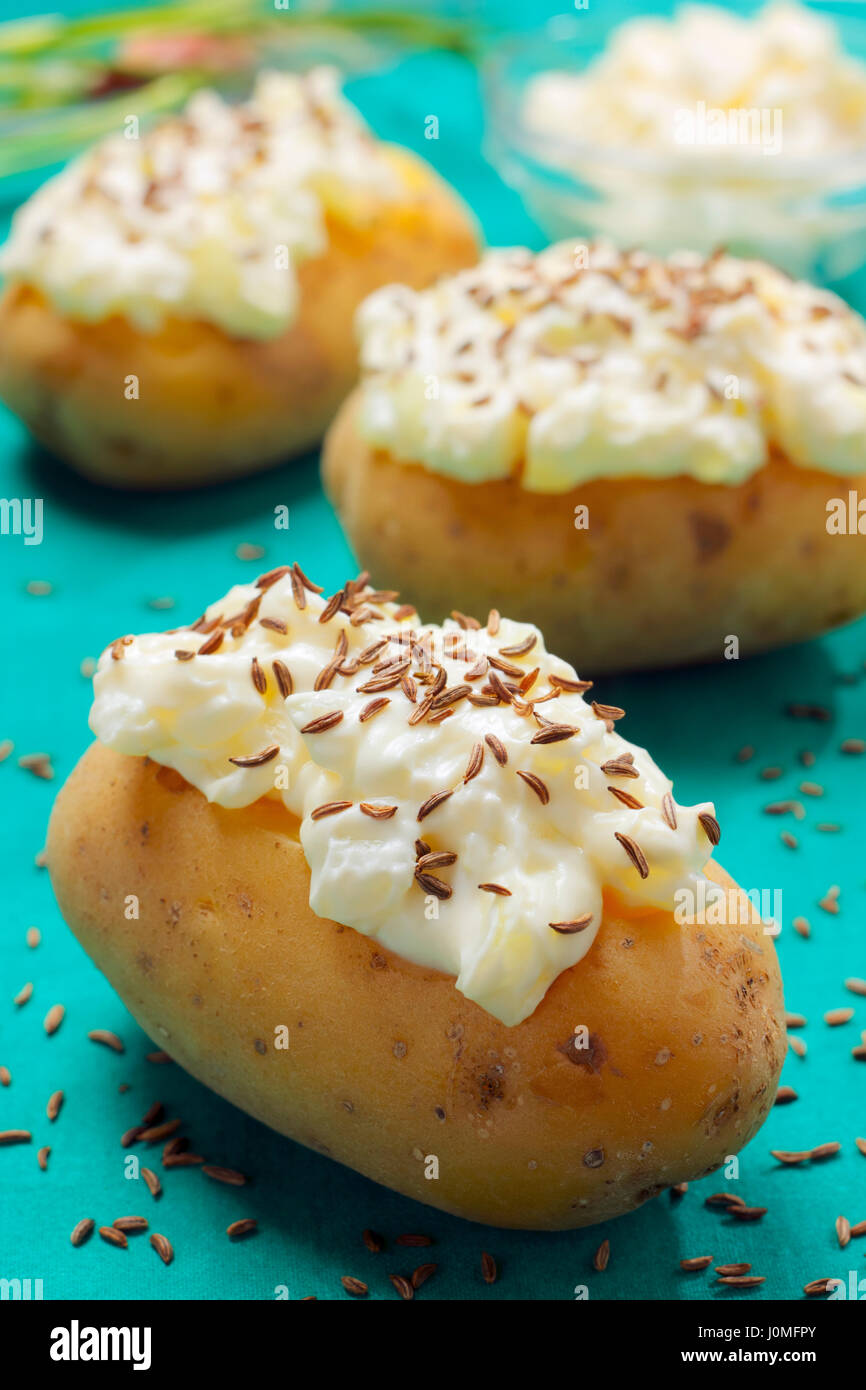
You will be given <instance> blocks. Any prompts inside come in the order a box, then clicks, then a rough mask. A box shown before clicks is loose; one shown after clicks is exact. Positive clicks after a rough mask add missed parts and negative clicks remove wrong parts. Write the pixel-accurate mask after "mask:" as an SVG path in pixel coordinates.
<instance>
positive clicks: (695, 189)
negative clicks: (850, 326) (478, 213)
mask: <svg viewBox="0 0 866 1390" xmlns="http://www.w3.org/2000/svg"><path fill="white" fill-rule="evenodd" d="M735 8H736V9H737V10H738V11H739V12H740V13H743V12H745V13H748V12H749V11H750V10H751V9H755V8H758V6H736V7H735ZM811 8H813V9H815V10H816V11H818V12H822V11H821V9H820V7H819V6H813V7H811ZM823 13H825V14H826V13H827V11H823ZM626 17H629V18H634V17H635V10H634V9H633V8H632V7H629V8H628V10H625V11H623V10H622V9H619V12H618V13H617V14H616V15H615V16H614V17H613V19H612V17H611V11H610V9H609V8H608V7H607V6H606V7H605V18H604V19H602V20H600V19H599V18H597V17H596V16H595V15H593V14H592V13H591V12H586V13H581V14H580V15H575V16H574V17H571V16H566V17H560V18H558V19H556V20H553V21H551V23H550V24H548V25H547V27H546V28H545V29H543V30H542V31H541V32H540V33H539V34H538V35H536V36H527V35H526V34H521V35H513V36H510V37H509V38H508V39H506V40H504V41H502V42H501V43H499V44H497V45H496V46H495V47H493V48H491V49H490V50H489V51H488V53H487V55H486V57H485V60H484V63H483V66H482V86H483V92H484V98H485V104H486V108H487V130H486V136H485V150H486V153H487V156H488V158H489V159H490V161H491V163H492V164H493V165H494V166H495V167H496V168H497V169H498V171H499V173H500V174H501V175H502V177H503V178H504V179H505V181H506V182H507V183H508V184H510V185H511V186H512V187H514V188H515V189H516V190H517V191H518V192H519V193H520V194H521V196H522V198H523V201H524V204H525V206H526V209H527V211H528V212H529V214H530V215H531V216H532V217H533V219H534V220H535V222H536V223H537V224H538V225H539V226H540V227H541V229H542V230H543V231H544V232H545V233H546V234H547V236H548V237H549V238H550V239H551V240H561V239H563V238H567V237H573V236H586V237H590V238H591V237H607V238H610V239H611V240H612V241H614V242H616V243H618V244H619V245H621V246H641V247H644V248H646V249H647V250H651V251H655V252H658V253H660V254H665V253H667V252H670V251H673V250H679V249H684V248H687V249H690V250H697V251H702V252H709V251H711V250H713V249H714V248H715V247H718V246H725V247H726V248H727V249H728V250H729V251H731V252H732V253H733V254H736V255H740V256H746V257H758V258H761V259H764V260H768V261H771V262H773V263H774V264H776V265H778V266H780V267H782V268H783V269H784V270H787V271H788V272H789V273H790V274H792V275H794V276H797V277H800V278H804V279H808V280H812V281H813V282H815V283H817V284H823V285H827V286H831V287H832V288H834V289H836V290H838V291H839V292H841V293H843V294H846V295H847V297H849V298H851V299H852V300H854V301H855V302H856V301H859V304H858V307H860V308H861V309H862V308H864V307H866V270H863V269H862V268H863V266H864V262H866V145H864V148H863V149H862V150H858V151H856V152H853V153H852V152H846V153H845V154H844V155H840V154H831V155H828V156H826V157H824V158H811V157H810V158H797V157H794V156H791V157H788V156H786V155H785V153H784V147H783V148H782V150H781V152H780V153H778V154H777V155H775V156H774V157H773V158H766V157H763V155H762V153H761V152H760V151H754V150H749V151H746V150H743V149H738V148H737V147H735V146H732V147H730V148H728V149H726V150H724V151H722V150H713V151H709V150H708V149H704V150H703V151H701V150H700V149H699V148H695V149H688V148H684V147H682V146H681V147H679V148H677V149H676V150H675V151H673V150H658V151H656V150H648V149H644V148H640V149H638V148H636V147H632V148H627V147H620V146H613V145H599V144H592V143H590V142H589V141H583V140H581V139H580V138H579V136H577V135H576V134H574V133H573V132H571V131H569V130H567V129H563V131H562V132H561V134H555V135H551V134H549V133H548V132H547V131H545V132H544V133H543V134H541V133H539V131H538V130H536V129H533V128H531V127H530V125H529V124H528V121H527V115H526V98H527V93H528V91H529V89H530V85H531V84H532V83H533V81H534V80H535V79H536V78H538V77H539V76H541V75H542V74H544V73H549V72H552V71H557V70H559V71H566V72H569V73H579V72H581V71H583V70H584V69H585V68H586V67H587V66H588V64H589V63H590V62H591V61H592V59H593V58H595V57H597V56H598V54H599V53H600V52H601V51H602V49H603V48H604V46H605V43H606V40H607V38H608V37H609V35H610V33H611V31H612V29H613V28H614V27H615V25H616V22H617V20H620V19H623V18H626ZM829 17H830V18H831V19H832V20H833V21H834V23H835V24H836V26H837V29H838V32H839V34H840V38H841V42H842V45H843V47H844V48H845V50H846V51H847V53H848V54H849V55H850V56H854V57H859V58H862V59H864V60H866V24H864V23H863V22H862V21H858V20H856V19H853V20H852V19H850V18H848V17H846V16H841V17H840V16H839V15H838V13H833V14H831V15H829Z"/></svg>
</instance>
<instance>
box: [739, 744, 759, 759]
mask: <svg viewBox="0 0 866 1390" xmlns="http://www.w3.org/2000/svg"><path fill="white" fill-rule="evenodd" d="M754 756H755V750H754V748H753V747H752V745H751V744H750V743H747V744H745V745H744V746H743V747H742V748H741V749H740V751H739V752H738V753H736V754H735V755H734V757H735V761H736V762H738V763H747V762H749V761H750V760H751V759H752V758H754Z"/></svg>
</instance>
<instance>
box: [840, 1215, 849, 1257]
mask: <svg viewBox="0 0 866 1390" xmlns="http://www.w3.org/2000/svg"><path fill="white" fill-rule="evenodd" d="M836 1239H837V1240H838V1242H839V1247H840V1249H842V1250H844V1249H845V1246H846V1245H847V1244H848V1242H849V1241H850V1239H851V1222H850V1221H849V1220H848V1218H847V1216H837V1217H836Z"/></svg>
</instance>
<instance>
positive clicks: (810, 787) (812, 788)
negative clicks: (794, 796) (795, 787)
mask: <svg viewBox="0 0 866 1390" xmlns="http://www.w3.org/2000/svg"><path fill="white" fill-rule="evenodd" d="M800 791H801V792H802V793H803V795H804V796H823V795H824V788H823V787H822V786H821V784H820V782H801V783H800Z"/></svg>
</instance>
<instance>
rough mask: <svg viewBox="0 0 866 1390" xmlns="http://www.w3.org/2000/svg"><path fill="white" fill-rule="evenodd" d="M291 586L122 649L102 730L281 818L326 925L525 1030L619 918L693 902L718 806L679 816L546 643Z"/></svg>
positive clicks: (508, 626)
mask: <svg viewBox="0 0 866 1390" xmlns="http://www.w3.org/2000/svg"><path fill="white" fill-rule="evenodd" d="M276 574H277V577H276V578H275V579H274V578H273V575H271V576H264V577H263V580H262V581H259V585H260V586H257V585H251V584H250V585H238V586H236V587H235V588H233V589H232V590H231V591H230V592H229V593H228V594H227V595H226V597H225V598H224V599H221V600H220V601H219V602H218V603H216V604H212V605H211V606H210V607H209V608H208V609H207V612H206V614H205V615H204V618H203V619H200V620H199V624H198V625H197V626H196V627H195V628H191V629H181V630H178V631H177V632H174V633H147V634H145V635H143V636H140V637H135V638H131V637H130V638H124V639H120V640H119V641H118V642H116V643H114V644H113V646H112V647H111V648H109V649H108V650H107V651H106V652H104V653H103V655H102V657H101V659H100V662H99V667H98V671H97V674H96V677H95V682H94V686H95V701H94V705H93V710H92V713H91V719H90V723H91V728H92V729H93V731H94V733H95V734H96V735H97V737H98V738H99V739H100V740H101V741H102V742H103V743H104V744H107V745H108V746H109V747H111V748H115V749H117V750H118V751H120V752H122V753H126V754H138V755H142V754H147V755H149V756H150V757H151V758H153V759H155V760H156V761H158V762H159V763H162V764H164V765H166V766H168V767H172V768H175V769H176V770H177V771H178V772H180V773H181V774H182V775H183V776H184V777H185V778H186V780H187V781H188V782H190V783H192V785H193V786H195V787H198V788H199V790H200V791H201V792H203V793H204V795H205V796H206V797H207V798H208V800H210V801H214V802H217V803H218V804H220V805H222V806H226V807H243V806H248V805H250V804H251V803H252V802H253V801H255V800H257V799H258V798H259V797H262V796H269V797H280V798H282V800H283V802H284V803H285V806H286V807H287V809H288V811H289V812H291V814H292V815H293V816H296V817H298V818H299V820H300V822H301V826H300V839H301V844H302V846H303V850H304V854H305V855H306V858H307V862H308V864H309V867H310V874H311V882H310V905H311V907H312V908H313V910H314V911H315V912H316V913H317V914H318V915H319V916H321V917H325V918H331V919H333V920H334V921H337V922H340V923H342V924H343V925H345V926H350V927H354V928H355V929H356V930H357V931H360V932H363V933H365V934H366V935H368V936H371V937H375V938H376V939H377V940H379V941H381V942H382V943H383V944H384V945H385V946H386V947H388V948H390V949H391V950H393V951H395V952H397V953H398V954H400V955H401V956H403V957H405V958H406V959H408V960H410V961H414V962H416V963H417V964H419V965H422V966H425V967H432V968H435V969H439V970H442V971H445V972H448V973H449V974H452V975H455V976H456V977H457V979H456V985H457V988H458V989H459V990H461V991H462V993H463V994H465V995H466V996H467V997H468V998H470V999H473V1000H475V1001H476V1002H477V1003H478V1004H480V1005H481V1006H482V1007H483V1008H484V1009H486V1010H487V1011H488V1012H490V1013H492V1014H494V1015H495V1016H496V1017H498V1018H500V1019H501V1020H502V1021H503V1022H504V1023H506V1024H507V1025H513V1024H517V1023H519V1022H520V1021H521V1020H522V1019H524V1018H526V1017H527V1016H528V1015H529V1014H531V1013H532V1011H533V1010H534V1009H535V1007H536V1006H537V1004H538V1003H539V1002H540V1000H541V999H542V998H543V996H544V994H545V992H546V990H547V989H548V987H549V986H550V984H551V983H552V982H553V981H554V980H555V979H556V977H557V976H558V975H559V974H560V973H561V972H562V971H563V970H566V969H567V968H568V967H569V966H571V965H573V964H575V962H576V961H579V960H580V959H581V957H582V956H584V955H585V954H586V952H587V951H588V950H589V948H590V946H591V944H592V941H593V939H594V937H595V935H596V932H597V930H598V927H599V925H600V922H601V919H602V913H603V910H604V908H603V904H604V898H605V896H606V895H609V894H611V893H616V894H617V895H618V897H619V899H621V900H622V901H623V902H624V903H626V904H627V905H628V906H629V907H630V908H632V909H633V910H635V911H637V912H641V911H647V912H650V911H652V910H653V909H664V910H669V909H671V907H672V905H673V901H674V893H675V892H676V891H677V889H678V888H682V887H686V888H689V887H693V886H694V885H695V883H696V881H697V880H698V878H699V877H700V874H701V869H702V865H703V864H704V862H705V860H706V858H707V856H708V854H709V853H711V846H712V844H713V843H715V841H716V840H717V838H718V833H717V830H718V828H717V825H716V822H715V821H714V819H713V818H712V809H713V808H712V806H711V805H710V804H709V803H704V804H702V805H700V806H697V807H688V808H686V807H681V806H675V805H674V803H673V802H672V800H671V799H670V786H671V784H670V782H669V781H668V779H667V778H666V777H665V776H664V775H663V773H662V772H661V771H660V770H659V768H658V767H656V765H655V763H654V762H653V761H652V759H651V758H650V757H649V755H648V754H647V753H646V752H645V751H644V750H643V749H642V748H639V747H636V746H635V745H633V744H631V743H628V742H627V741H626V740H625V739H623V738H622V737H621V736H620V735H619V734H618V733H617V732H616V727H615V719H616V718H618V717H619V715H620V714H621V713H622V711H618V710H616V709H612V708H611V707H608V706H596V707H593V706H592V705H591V704H588V703H587V702H586V701H585V700H584V698H583V694H582V692H581V690H580V688H578V689H576V690H575V689H571V688H569V687H571V686H574V685H575V684H577V685H578V687H580V685H581V683H580V682H577V681H576V677H575V673H574V671H573V669H572V668H571V667H570V666H568V665H567V664H566V663H565V662H564V661H560V660H559V659H558V658H557V657H554V656H551V655H550V654H548V653H547V652H546V651H545V649H544V643H543V640H542V638H541V635H540V634H539V633H538V631H537V630H536V629H535V628H534V627H532V626H529V625H527V624H522V623H514V622H509V621H507V620H505V619H503V620H501V622H499V623H498V625H497V620H496V617H495V616H492V617H491V620H490V621H489V622H488V625H487V627H485V628H477V627H474V626H471V625H470V626H466V625H465V624H466V622H467V620H465V619H462V618H461V619H460V621H456V620H449V621H447V622H446V623H445V624H444V626H442V627H436V626H421V625H420V624H419V621H418V619H417V615H415V614H414V611H410V612H409V613H404V611H403V610H401V609H399V608H397V607H395V605H394V603H393V602H391V601H390V597H391V596H389V595H376V594H374V593H373V592H372V591H369V590H368V591H366V592H365V591H363V589H362V587H361V586H360V585H358V584H357V582H356V583H355V584H353V585H349V586H348V587H347V588H346V589H344V590H343V591H342V595H341V596H337V597H336V598H334V599H331V600H330V601H327V600H325V599H324V598H322V597H320V596H319V595H318V594H316V593H313V592H311V591H310V590H309V589H306V588H303V587H302V584H301V580H300V578H299V573H298V572H295V575H294V578H293V576H292V574H291V573H289V574H285V573H281V572H279V571H278V572H276ZM261 585H263V587H261ZM299 600H300V601H301V602H304V603H305V606H304V607H303V608H299V607H298V602H299ZM340 603H341V606H340V607H339V609H338V608H337V605H338V604H340ZM469 621H470V623H471V620H469ZM461 623H462V624H464V625H463V626H461ZM289 692H291V693H289ZM232 760H234V761H232ZM701 817H703V819H701ZM617 837H619V838H617ZM429 856H432V857H429ZM642 875H645V876H642ZM551 923H555V924H557V926H556V927H554V926H551V925H550V924H551ZM557 928H558V929H557Z"/></svg>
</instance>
